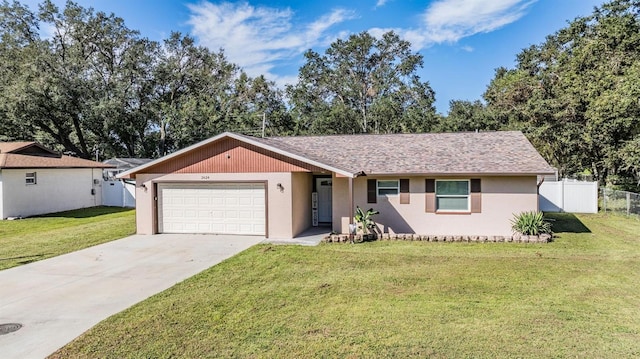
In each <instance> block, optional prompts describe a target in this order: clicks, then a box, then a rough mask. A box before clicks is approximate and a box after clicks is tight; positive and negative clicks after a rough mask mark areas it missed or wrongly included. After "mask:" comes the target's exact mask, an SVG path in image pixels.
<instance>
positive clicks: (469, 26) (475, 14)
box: [369, 0, 537, 52]
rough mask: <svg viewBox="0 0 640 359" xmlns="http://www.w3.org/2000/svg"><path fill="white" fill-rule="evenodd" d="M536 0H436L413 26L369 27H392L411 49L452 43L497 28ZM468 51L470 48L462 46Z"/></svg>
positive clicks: (382, 30)
mask: <svg viewBox="0 0 640 359" xmlns="http://www.w3.org/2000/svg"><path fill="white" fill-rule="evenodd" d="M535 1H537V0H438V1H436V2H434V3H432V4H431V6H429V7H428V8H427V9H426V10H425V12H424V14H423V15H422V19H423V20H424V21H423V23H422V24H421V25H420V26H419V27H417V28H413V29H410V28H409V29H408V28H372V29H369V32H370V33H371V34H372V35H373V36H376V37H381V36H382V34H383V33H385V32H387V31H391V30H393V31H394V32H395V33H397V34H398V35H400V36H401V37H402V38H403V39H404V40H406V41H409V42H410V43H411V45H412V49H413V50H414V51H419V50H421V49H423V48H426V47H429V46H431V45H434V44H439V43H445V42H447V43H455V42H457V41H459V40H460V39H462V38H465V37H469V36H472V35H475V34H478V33H486V32H491V31H494V30H497V29H499V28H501V27H502V26H505V25H508V24H510V23H512V22H515V21H517V20H518V19H520V18H521V17H522V16H524V15H525V13H526V11H527V9H528V8H529V6H530V5H531V4H533V3H534V2H535ZM462 50H464V51H468V52H471V51H473V48H471V47H469V46H463V47H462Z"/></svg>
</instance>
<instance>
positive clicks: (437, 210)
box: [435, 178, 471, 213]
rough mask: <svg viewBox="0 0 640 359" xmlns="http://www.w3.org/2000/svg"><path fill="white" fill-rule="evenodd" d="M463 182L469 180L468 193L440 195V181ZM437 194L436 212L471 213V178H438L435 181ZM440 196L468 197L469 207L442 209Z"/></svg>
mask: <svg viewBox="0 0 640 359" xmlns="http://www.w3.org/2000/svg"><path fill="white" fill-rule="evenodd" d="M453 181H456V182H463V181H466V182H467V194H466V195H460V194H458V195H453V194H451V195H438V182H453ZM435 195H436V213H438V212H459V213H469V212H471V180H470V179H463V178H461V179H442V180H436V183H435ZM440 197H445V198H452V197H455V198H463V197H466V198H467V209H440V208H438V198H440Z"/></svg>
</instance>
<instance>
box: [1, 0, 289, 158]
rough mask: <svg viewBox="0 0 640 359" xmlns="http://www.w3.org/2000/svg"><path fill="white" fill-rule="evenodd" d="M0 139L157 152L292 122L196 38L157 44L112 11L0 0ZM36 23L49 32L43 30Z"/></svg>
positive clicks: (276, 101)
mask: <svg viewBox="0 0 640 359" xmlns="http://www.w3.org/2000/svg"><path fill="white" fill-rule="evenodd" d="M0 24H1V25H2V28H1V29H0V36H1V39H2V42H1V44H0V61H1V62H2V66H1V70H0V77H1V78H0V80H1V82H0V114H1V115H2V117H3V121H2V123H1V124H0V131H1V135H0V136H2V138H1V139H2V140H19V139H35V140H38V141H40V142H42V143H44V144H46V145H49V146H51V147H53V148H56V149H58V150H61V151H64V152H69V153H72V154H75V155H77V156H80V157H85V158H89V157H93V156H92V155H93V153H95V152H96V151H98V152H100V153H103V156H116V155H120V156H123V155H124V156H131V157H134V156H145V157H147V156H150V157H154V156H160V155H164V154H166V153H169V152H172V151H174V150H176V149H178V148H181V147H184V146H186V145H189V144H192V143H194V142H197V141H199V140H202V139H204V138H207V137H209V136H213V135H215V134H217V133H220V132H222V131H227V130H228V131H236V132H245V133H247V132H250V133H257V132H258V131H259V130H260V127H261V125H262V118H263V116H264V117H267V116H268V118H269V124H271V125H272V126H270V127H269V130H270V131H277V132H278V133H280V134H285V133H288V132H289V131H290V130H291V128H292V126H291V120H290V118H289V117H288V114H287V113H286V111H285V110H284V109H285V106H284V102H283V100H282V92H281V91H280V90H278V89H277V88H276V87H275V85H274V84H273V83H272V82H269V81H267V80H265V79H264V77H261V76H260V77H258V78H250V77H249V76H247V75H246V74H245V73H244V72H243V71H242V70H241V69H239V68H238V67H237V66H236V65H234V64H231V63H229V62H228V61H227V59H226V58H225V56H224V53H223V52H222V51H220V52H218V53H215V52H212V51H210V50H208V49H206V48H204V47H200V46H197V45H196V44H195V42H194V40H193V39H192V38H190V37H188V36H183V35H181V34H179V33H172V34H171V36H170V37H169V38H168V39H167V40H165V41H164V42H163V43H157V42H154V41H150V40H148V39H146V38H143V37H141V36H140V34H139V33H138V32H137V31H134V30H131V29H129V28H128V27H127V26H126V25H125V24H124V21H123V20H122V19H121V18H118V17H116V16H115V15H113V14H110V15H107V14H105V13H102V12H94V10H93V9H91V8H83V7H81V6H79V5H77V4H76V3H73V2H71V1H69V2H67V4H66V6H65V8H64V9H62V10H61V9H59V8H58V7H57V6H55V5H54V4H53V3H52V2H51V1H50V0H46V1H44V2H43V3H42V4H40V6H39V11H38V12H37V13H34V12H32V11H31V10H29V9H28V8H27V7H26V6H24V5H22V4H20V3H19V2H17V1H14V2H13V3H9V2H8V1H7V0H4V1H3V2H2V3H1V5H0ZM40 26H45V27H46V28H47V29H48V31H50V34H48V35H49V36H42V35H41V32H42V31H40V28H39V27H40Z"/></svg>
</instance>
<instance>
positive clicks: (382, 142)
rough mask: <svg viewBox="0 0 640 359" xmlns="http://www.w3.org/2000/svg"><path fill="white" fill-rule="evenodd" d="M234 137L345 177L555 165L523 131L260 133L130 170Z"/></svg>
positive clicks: (519, 171) (539, 171)
mask: <svg viewBox="0 0 640 359" xmlns="http://www.w3.org/2000/svg"><path fill="white" fill-rule="evenodd" d="M227 137H232V138H235V139H238V140H241V141H245V142H247V143H250V144H253V145H256V146H259V147H262V148H265V149H267V150H269V151H273V152H276V153H279V154H282V155H285V156H289V157H291V158H294V159H297V160H301V161H305V162H307V163H310V164H313V165H314V166H317V167H320V168H325V169H327V170H329V171H332V172H336V173H339V174H341V175H345V176H355V175H357V174H359V173H362V172H364V173H365V174H373V175H376V174H378V175H385V174H387V175H394V174H398V175H399V174H415V175H473V174H478V175H481V174H484V175H543V174H553V173H555V170H554V169H553V168H552V167H551V166H549V164H548V163H547V162H546V161H545V160H544V158H542V156H540V154H539V153H538V151H536V149H535V148H534V147H533V146H532V145H531V143H530V142H529V141H528V140H527V138H526V137H525V136H524V135H523V134H522V133H521V132H519V131H503V132H479V133H477V132H473V133H472V132H469V133H424V134H387V135H335V136H298V137H270V138H256V137H249V136H244V135H238V134H235V133H226V132H225V133H222V134H219V135H217V136H215V137H212V138H210V139H208V140H205V141H202V142H200V143H196V144H194V145H192V146H189V147H187V148H184V149H182V150H180V151H178V152H175V153H173V154H170V155H167V156H165V157H162V158H159V159H157V160H154V161H152V162H149V163H147V164H144V165H141V166H139V167H136V168H134V169H131V170H129V171H126V172H123V173H121V174H120V175H118V177H120V178H135V175H136V174H137V173H145V172H144V171H145V170H146V169H147V168H150V167H153V166H155V165H157V164H159V163H163V162H166V161H172V160H173V159H174V158H177V157H178V156H182V155H184V154H185V153H189V152H191V151H198V149H199V148H200V147H201V146H206V145H208V144H210V143H212V142H215V141H219V140H222V139H224V138H227Z"/></svg>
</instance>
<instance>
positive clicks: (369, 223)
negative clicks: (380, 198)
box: [354, 206, 380, 234]
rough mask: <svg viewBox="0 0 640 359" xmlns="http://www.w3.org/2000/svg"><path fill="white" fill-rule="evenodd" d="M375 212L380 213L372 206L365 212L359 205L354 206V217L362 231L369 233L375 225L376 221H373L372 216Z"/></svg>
mask: <svg viewBox="0 0 640 359" xmlns="http://www.w3.org/2000/svg"><path fill="white" fill-rule="evenodd" d="M376 214H380V212H378V211H374V210H373V208H369V209H368V210H367V211H366V212H365V211H363V210H362V208H360V207H359V206H356V213H355V216H354V219H355V221H356V222H357V223H359V224H360V226H359V227H358V228H360V229H362V233H364V234H369V233H371V230H372V229H373V228H374V227H375V226H376V222H374V221H373V219H372V217H373V216H375V215H376Z"/></svg>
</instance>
